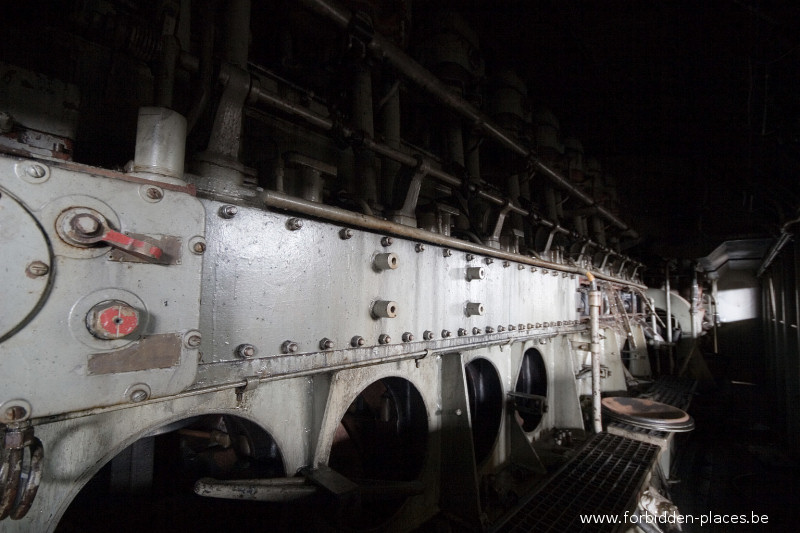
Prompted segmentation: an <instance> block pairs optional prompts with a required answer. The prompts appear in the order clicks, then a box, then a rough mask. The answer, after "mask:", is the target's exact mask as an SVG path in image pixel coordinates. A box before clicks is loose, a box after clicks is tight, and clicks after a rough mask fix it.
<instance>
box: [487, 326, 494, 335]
mask: <svg viewBox="0 0 800 533" xmlns="http://www.w3.org/2000/svg"><path fill="white" fill-rule="evenodd" d="M486 333H494V328H493V327H492V326H486Z"/></svg>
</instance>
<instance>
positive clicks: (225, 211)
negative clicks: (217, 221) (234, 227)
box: [218, 205, 239, 218]
mask: <svg viewBox="0 0 800 533" xmlns="http://www.w3.org/2000/svg"><path fill="white" fill-rule="evenodd" d="M218 213H219V216H220V217H222V218H233V217H235V216H236V215H237V214H238V213H239V208H238V207H236V206H235V205H223V206H222V207H220V208H219V212H218Z"/></svg>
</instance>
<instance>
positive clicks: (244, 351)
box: [236, 344, 256, 358]
mask: <svg viewBox="0 0 800 533" xmlns="http://www.w3.org/2000/svg"><path fill="white" fill-rule="evenodd" d="M255 354H256V347H255V346H253V345H252V344H240V345H239V346H237V347H236V355H238V356H239V357H244V358H247V357H253V356H254V355H255Z"/></svg>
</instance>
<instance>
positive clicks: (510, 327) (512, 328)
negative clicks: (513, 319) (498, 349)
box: [508, 324, 517, 331]
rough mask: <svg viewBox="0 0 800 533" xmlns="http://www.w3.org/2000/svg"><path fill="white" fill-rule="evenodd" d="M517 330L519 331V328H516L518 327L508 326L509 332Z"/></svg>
mask: <svg viewBox="0 0 800 533" xmlns="http://www.w3.org/2000/svg"><path fill="white" fill-rule="evenodd" d="M516 329H517V328H516V327H514V324H509V325H508V331H514V330H516Z"/></svg>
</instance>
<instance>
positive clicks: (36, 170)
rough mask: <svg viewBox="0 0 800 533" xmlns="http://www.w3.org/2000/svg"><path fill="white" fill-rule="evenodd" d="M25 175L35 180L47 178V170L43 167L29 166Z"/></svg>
mask: <svg viewBox="0 0 800 533" xmlns="http://www.w3.org/2000/svg"><path fill="white" fill-rule="evenodd" d="M25 174H27V175H28V176H30V177H31V178H34V179H40V178H43V177H45V175H46V174H47V170H46V169H45V168H44V167H43V166H42V165H28V167H27V168H26V169H25Z"/></svg>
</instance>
